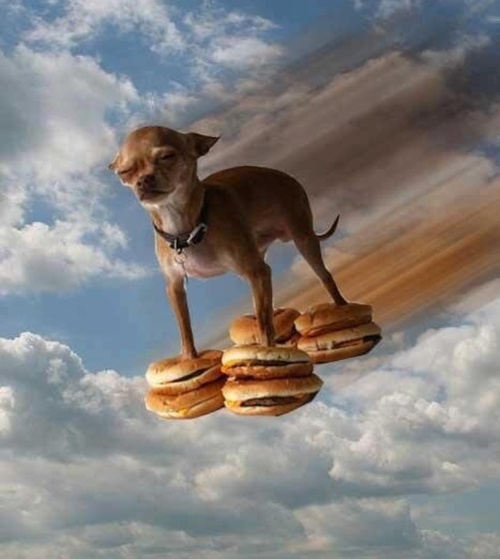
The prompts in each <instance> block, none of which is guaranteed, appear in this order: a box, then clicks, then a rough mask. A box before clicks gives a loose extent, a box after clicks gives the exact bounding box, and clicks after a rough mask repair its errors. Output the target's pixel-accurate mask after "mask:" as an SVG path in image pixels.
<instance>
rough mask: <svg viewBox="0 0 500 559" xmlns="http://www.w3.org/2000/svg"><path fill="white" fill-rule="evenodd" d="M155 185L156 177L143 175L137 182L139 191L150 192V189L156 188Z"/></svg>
mask: <svg viewBox="0 0 500 559" xmlns="http://www.w3.org/2000/svg"><path fill="white" fill-rule="evenodd" d="M155 183H156V180H155V176H154V175H152V174H148V175H142V176H141V177H139V180H138V181H137V188H139V190H148V189H149V188H154V186H155Z"/></svg>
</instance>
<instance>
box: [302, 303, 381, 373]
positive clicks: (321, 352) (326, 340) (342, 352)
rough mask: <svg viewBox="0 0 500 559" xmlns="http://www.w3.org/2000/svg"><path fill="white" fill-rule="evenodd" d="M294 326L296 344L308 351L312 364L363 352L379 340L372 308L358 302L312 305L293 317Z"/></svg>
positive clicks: (377, 327)
mask: <svg viewBox="0 0 500 559" xmlns="http://www.w3.org/2000/svg"><path fill="white" fill-rule="evenodd" d="M295 328H296V329H297V330H298V332H299V333H300V336H301V337H300V338H299V340H298V342H297V347H298V348H299V349H301V350H302V351H305V352H306V353H308V354H309V355H310V357H311V360H312V361H313V363H330V362H332V361H338V360H340V359H348V358H350V357H355V356H358V355H363V354H364V353H368V352H369V351H371V350H372V349H373V348H374V347H375V346H376V345H377V344H378V342H379V341H380V340H381V339H382V336H381V332H380V328H379V326H377V324H375V322H373V320H372V307H371V306H370V305H362V304H359V303H349V304H347V305H342V306H336V305H333V304H331V303H323V304H320V305H314V306H312V307H309V309H307V311H306V312H305V313H303V314H302V315H301V316H299V317H298V318H297V319H296V320H295Z"/></svg>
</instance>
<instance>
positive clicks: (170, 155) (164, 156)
mask: <svg viewBox="0 0 500 559" xmlns="http://www.w3.org/2000/svg"><path fill="white" fill-rule="evenodd" d="M173 157H175V153H174V152H173V151H169V152H167V153H162V154H161V155H160V156H159V157H158V159H159V160H160V161H167V160H168V159H172V158H173Z"/></svg>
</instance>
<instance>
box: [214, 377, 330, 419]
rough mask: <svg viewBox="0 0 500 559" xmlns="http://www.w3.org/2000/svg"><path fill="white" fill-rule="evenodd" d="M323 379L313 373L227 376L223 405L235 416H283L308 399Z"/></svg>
mask: <svg viewBox="0 0 500 559" xmlns="http://www.w3.org/2000/svg"><path fill="white" fill-rule="evenodd" d="M322 385H323V381H322V380H321V379H320V378H319V377H317V376H316V375H314V374H310V375H308V376H305V377H297V378H279V379H271V380H243V379H239V378H238V379H229V380H228V381H227V382H226V383H225V384H224V387H223V388H222V394H223V396H224V400H225V401H224V405H225V406H226V408H228V409H229V410H230V411H232V412H233V413H236V414H238V415H273V416H278V415H283V414H285V413H289V412H291V411H293V410H295V409H297V408H299V407H301V406H303V405H304V404H307V403H309V402H311V400H313V399H314V397H315V396H316V394H317V393H318V392H319V390H320V388H321V386H322Z"/></svg>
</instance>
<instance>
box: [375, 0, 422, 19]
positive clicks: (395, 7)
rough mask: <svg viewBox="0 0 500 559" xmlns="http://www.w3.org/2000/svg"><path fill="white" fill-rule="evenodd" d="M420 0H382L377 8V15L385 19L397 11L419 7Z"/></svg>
mask: <svg viewBox="0 0 500 559" xmlns="http://www.w3.org/2000/svg"><path fill="white" fill-rule="evenodd" d="M421 3H422V0H382V1H381V2H380V4H379V6H378V9H377V16H378V17H380V18H382V19H385V18H387V17H390V16H392V15H393V14H394V13H396V12H399V11H410V10H413V9H416V8H418V7H420V5H421Z"/></svg>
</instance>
